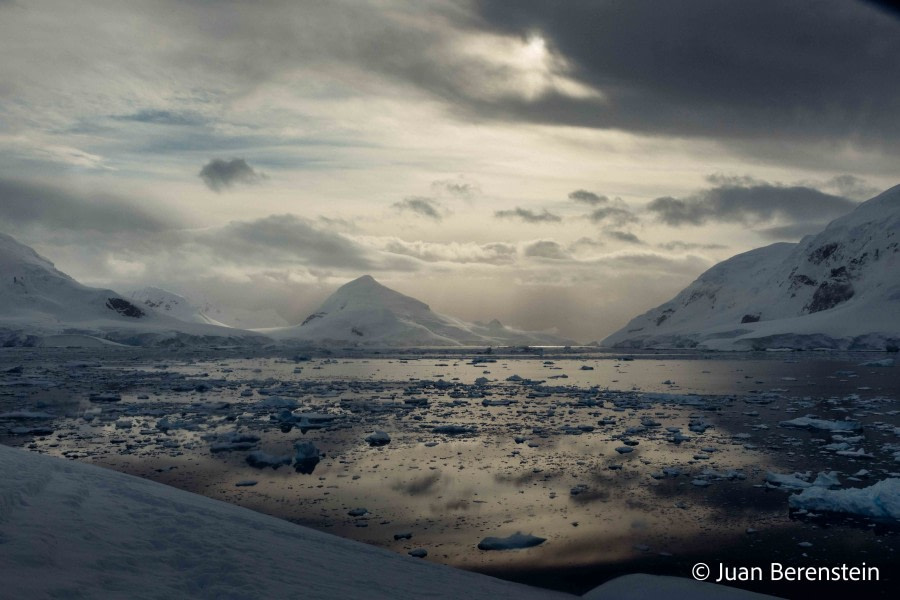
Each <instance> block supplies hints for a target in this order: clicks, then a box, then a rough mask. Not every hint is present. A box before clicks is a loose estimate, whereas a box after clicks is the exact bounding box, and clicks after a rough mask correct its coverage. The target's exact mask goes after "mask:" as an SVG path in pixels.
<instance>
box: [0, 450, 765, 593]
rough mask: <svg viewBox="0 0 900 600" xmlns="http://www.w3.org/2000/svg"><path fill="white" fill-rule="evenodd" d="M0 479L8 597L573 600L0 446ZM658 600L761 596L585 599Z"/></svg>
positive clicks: (0, 571) (631, 589) (655, 582)
mask: <svg viewBox="0 0 900 600" xmlns="http://www.w3.org/2000/svg"><path fill="white" fill-rule="evenodd" d="M0 481H2V482H3V485H2V486H0V538H2V541H3V543H2V544H0V581H2V582H3V593H4V594H6V597H10V598H47V597H53V598H74V597H90V598H123V597H127V598H218V599H229V598H306V599H332V598H333V599H338V598H341V599H343V598H366V599H367V600H378V599H381V598H384V599H395V598H397V599H403V598H422V597H426V596H427V597H428V598H431V599H435V600H437V599H441V598H448V599H449V598H454V599H455V598H491V600H495V599H501V598H509V599H515V600H529V599H536V600H550V599H553V598H560V599H562V598H570V599H571V598H574V596H570V595H567V594H562V593H559V592H552V591H549V590H542V589H538V588H532V587H528V586H524V585H520V584H515V583H510V582H506V581H501V580H499V579H494V578H491V577H487V576H484V575H479V574H477V573H469V572H466V571H460V570H457V569H453V568H450V567H446V566H443V565H438V564H433V563H429V562H427V561H423V560H420V559H416V558H411V557H409V556H404V555H400V554H395V553H393V552H389V551H387V550H384V549H381V548H375V547H373V546H367V545H365V544H361V543H359V542H354V541H351V540H345V539H342V538H338V537H335V536H333V535H329V534H326V533H321V532H318V531H314V530H311V529H307V528H305V527H301V526H299V525H294V524H293V523H289V522H287V521H282V520H281V519H276V518H274V517H269V516H266V515H262V514H259V513H255V512H253V511H250V510H247V509H245V508H241V507H238V506H233V505H230V504H226V503H224V502H219V501H217V500H212V499H210V498H205V497H203V496H197V495H194V494H190V493H187V492H183V491H181V490H177V489H175V488H171V487H168V486H164V485H161V484H158V483H155V482H152V481H146V480H143V479H139V478H137V477H132V476H129V475H124V474H122V473H116V472H114V471H109V470H106V469H100V468H97V467H93V466H91V465H85V464H81V463H76V462H70V461H65V460H62V459H58V458H51V457H47V456H43V455H40V454H34V453H30V452H26V451H23V450H19V449H14V448H9V447H6V446H2V445H0ZM473 551H474V549H473ZM662 596H665V597H667V598H668V599H669V600H676V599H677V598H701V599H702V598H723V599H729V598H735V599H741V600H750V599H752V598H763V596H758V595H755V594H749V593H748V592H744V591H742V590H735V589H732V588H725V587H722V586H717V585H712V584H703V583H697V582H694V581H692V580H688V579H679V578H673V577H654V576H631V575H630V576H627V577H623V578H619V579H615V580H613V581H611V582H609V583H607V584H605V585H602V586H600V587H599V588H597V589H595V590H593V591H591V592H590V593H589V594H588V595H587V596H586V597H587V598H590V599H591V600H605V599H607V598H616V599H627V598H655V597H662Z"/></svg>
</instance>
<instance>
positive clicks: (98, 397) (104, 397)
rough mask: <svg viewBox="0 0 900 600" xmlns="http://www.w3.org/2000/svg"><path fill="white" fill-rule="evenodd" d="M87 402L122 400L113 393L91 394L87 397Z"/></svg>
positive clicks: (118, 395)
mask: <svg viewBox="0 0 900 600" xmlns="http://www.w3.org/2000/svg"><path fill="white" fill-rule="evenodd" d="M88 400H90V401H91V402H119V401H120V400H122V396H121V395H120V394H116V393H115V392H101V393H99V394H91V395H90V396H88Z"/></svg>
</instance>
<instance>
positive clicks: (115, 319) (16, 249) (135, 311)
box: [0, 233, 261, 345]
mask: <svg viewBox="0 0 900 600" xmlns="http://www.w3.org/2000/svg"><path fill="white" fill-rule="evenodd" d="M224 338H229V339H236V338H241V339H244V340H260V339H261V337H260V336H259V335H258V334H254V333H252V332H249V331H241V330H234V329H229V328H225V327H220V326H215V325H209V324H205V323H197V322H184V321H180V320H178V319H176V318H173V317H172V316H169V315H165V314H160V313H158V312H156V311H154V310H153V309H151V308H149V307H147V306H145V305H140V304H138V303H136V302H134V301H132V300H129V299H127V298H125V297H123V296H121V295H119V294H117V293H116V292H114V291H112V290H107V289H101V288H93V287H88V286H85V285H82V284H81V283H79V282H77V281H75V280H74V279H72V278H71V277H69V276H68V275H66V274H65V273H63V272H62V271H59V270H58V269H57V268H56V267H55V266H54V265H53V263H52V262H50V261H49V260H47V259H46V258H44V257H42V256H40V255H39V254H37V253H36V252H35V251H34V250H32V249H31V248H29V247H28V246H26V245H24V244H21V243H19V242H17V241H16V240H15V239H13V238H12V237H11V236H9V235H6V234H3V233H0V343H2V344H4V345H34V344H53V343H61V344H65V345H70V344H74V345H83V344H85V343H96V344H103V343H104V342H110V341H113V342H121V343H127V344H152V343H172V342H173V341H176V340H187V339H193V340H194V341H198V340H207V341H213V340H221V339H224Z"/></svg>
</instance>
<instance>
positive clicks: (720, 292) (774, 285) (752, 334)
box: [602, 186, 900, 350]
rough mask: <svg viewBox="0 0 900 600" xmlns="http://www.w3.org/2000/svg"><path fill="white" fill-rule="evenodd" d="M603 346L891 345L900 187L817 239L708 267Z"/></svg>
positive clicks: (899, 278)
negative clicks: (680, 289) (679, 291)
mask: <svg viewBox="0 0 900 600" xmlns="http://www.w3.org/2000/svg"><path fill="white" fill-rule="evenodd" d="M602 344H603V345H604V346H612V347H701V348H710V349H722V350H752V349H764V348H772V347H791V348H821V347H825V348H834V349H871V350H883V349H885V348H886V347H889V346H894V345H898V344H900V186H895V187H893V188H891V189H889V190H887V191H885V192H884V193H882V194H880V195H878V196H876V197H875V198H872V199H871V200H868V201H866V202H863V203H862V204H860V205H859V206H858V207H857V208H856V209H854V210H853V211H852V212H851V213H849V214H848V215H845V216H843V217H840V218H838V219H835V220H834V221H832V222H831V223H830V224H829V225H828V226H827V227H826V228H825V230H824V231H822V232H821V233H819V234H818V235H814V236H806V237H805V238H803V239H802V240H801V241H800V242H799V243H796V244H788V243H779V244H772V245H771V246H766V247H764V248H758V249H756V250H751V251H750V252H745V253H743V254H739V255H737V256H735V257H732V258H730V259H728V260H726V261H724V262H721V263H719V264H717V265H716V266H714V267H712V268H711V269H709V270H708V271H707V272H705V273H703V274H702V275H701V276H700V277H699V278H698V279H697V280H696V281H694V282H693V283H692V284H691V285H689V286H688V287H687V288H685V289H684V290H683V291H682V292H681V293H679V294H678V295H677V296H675V298H673V299H672V300H670V301H669V302H666V303H665V304H662V305H660V306H658V307H656V308H654V309H652V310H650V311H648V312H647V313H644V314H643V315H640V316H638V317H636V318H635V319H633V320H632V321H631V322H630V323H628V325H626V326H625V327H624V328H623V329H621V330H620V331H618V332H616V333H614V334H612V335H611V336H609V337H607V338H606V339H605V340H603V342H602Z"/></svg>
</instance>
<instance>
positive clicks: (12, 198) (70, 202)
mask: <svg viewBox="0 0 900 600" xmlns="http://www.w3.org/2000/svg"><path fill="white" fill-rule="evenodd" d="M0 223H2V224H3V225H4V227H6V226H14V227H23V226H38V227H43V228H47V229H53V230H73V231H98V232H103V233H128V232H154V231H163V230H166V229H171V228H172V227H174V225H173V223H172V222H170V221H169V220H167V219H164V218H162V217H159V216H156V215H153V214H151V213H150V212H148V211H146V210H144V209H143V208H141V207H139V206H137V205H136V203H135V202H133V201H129V200H125V199H122V198H118V197H116V196H113V195H110V194H89V193H83V192H76V191H70V190H63V189H61V188H57V187H52V186H48V185H45V184H42V183H35V182H30V181H18V180H9V179H0Z"/></svg>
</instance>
